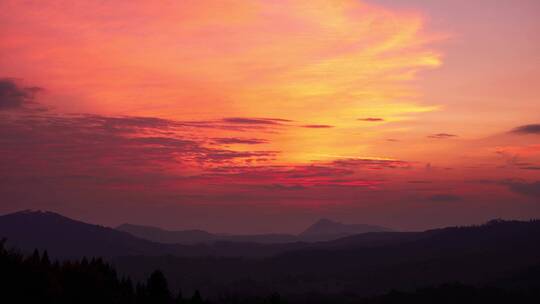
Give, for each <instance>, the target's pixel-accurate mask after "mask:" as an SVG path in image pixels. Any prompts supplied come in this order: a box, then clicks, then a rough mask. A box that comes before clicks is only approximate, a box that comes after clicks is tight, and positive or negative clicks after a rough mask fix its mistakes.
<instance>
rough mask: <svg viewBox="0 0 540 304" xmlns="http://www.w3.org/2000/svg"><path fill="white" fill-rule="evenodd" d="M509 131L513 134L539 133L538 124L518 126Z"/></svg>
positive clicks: (539, 127)
mask: <svg viewBox="0 0 540 304" xmlns="http://www.w3.org/2000/svg"><path fill="white" fill-rule="evenodd" d="M510 132H511V133H515V134H540V124H530V125H524V126H519V127H517V128H514V129H513V130H512V131H510Z"/></svg>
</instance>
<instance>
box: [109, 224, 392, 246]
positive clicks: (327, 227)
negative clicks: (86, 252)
mask: <svg viewBox="0 0 540 304" xmlns="http://www.w3.org/2000/svg"><path fill="white" fill-rule="evenodd" d="M116 229H117V230H120V231H124V232H128V233H130V234H132V235H134V236H136V237H139V238H142V239H146V240H150V241H154V242H159V243H167V244H178V243H179V244H201V243H204V244H211V243H214V242H218V241H225V242H247V243H259V244H284V243H294V242H318V241H329V240H335V239H338V238H342V237H345V236H350V235H354V234H361V233H367V232H389V231H392V230H391V229H388V228H385V227H380V226H372V225H364V224H352V225H349V224H342V223H339V222H334V221H331V220H328V219H321V220H319V221H317V222H315V223H314V224H313V225H311V226H310V227H308V228H307V229H306V230H305V231H304V232H302V233H300V234H299V235H293V234H253V235H226V234H214V233H209V232H207V231H204V230H180V231H170V230H165V229H161V228H157V227H152V226H142V225H133V224H123V225H120V226H118V227H117V228H116Z"/></svg>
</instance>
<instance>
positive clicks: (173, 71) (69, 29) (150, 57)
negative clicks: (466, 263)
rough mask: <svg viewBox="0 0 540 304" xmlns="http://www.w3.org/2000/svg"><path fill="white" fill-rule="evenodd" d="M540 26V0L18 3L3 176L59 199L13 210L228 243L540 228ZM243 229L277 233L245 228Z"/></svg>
mask: <svg viewBox="0 0 540 304" xmlns="http://www.w3.org/2000/svg"><path fill="white" fill-rule="evenodd" d="M538 12H540V5H539V4H538V2H537V1H526V0H520V1H510V0H507V1H500V2H497V3H496V4H494V3H493V2H491V1H484V0H482V1H477V2H474V3H470V1H434V2H429V3H426V2H425V1H418V0H406V1H400V2H399V3H398V4H396V3H395V2H393V1H387V0H378V1H375V0H373V1H353V0H335V1H328V0H316V1H314V0H311V1H164V2H161V3H156V2H152V1H115V2H114V3H103V2H96V1H76V2H74V1H46V2H45V1H25V2H22V1H10V0H6V1H2V2H0V78H2V83H0V94H1V95H0V97H2V98H4V101H2V102H3V104H2V103H0V116H1V117H0V118H2V117H3V118H2V119H3V124H5V126H4V131H3V133H0V136H2V137H0V139H1V140H2V142H3V145H4V148H3V151H2V155H4V158H3V161H2V162H3V163H2V164H1V166H0V168H4V169H5V170H4V173H3V174H2V176H1V177H3V178H4V179H5V180H6V181H9V182H11V183H12V184H14V185H17V187H21V188H23V187H22V185H27V187H28V188H30V189H33V190H32V191H30V192H32V193H36V196H38V197H42V196H41V195H37V193H40V191H45V190H44V189H50V188H51V187H53V188H55V189H57V190H55V191H54V194H51V193H47V195H44V197H45V198H39V199H36V197H35V196H32V195H30V196H28V195H27V194H25V195H23V194H22V192H21V191H22V190H21V191H19V190H17V189H16V188H17V187H15V188H13V187H12V186H4V188H0V190H1V191H4V195H5V196H6V197H11V198H13V199H12V200H11V202H10V205H9V206H5V207H4V209H5V210H11V209H17V208H19V207H40V206H41V207H42V208H44V209H59V210H62V211H65V212H68V213H70V212H71V213H73V214H76V215H78V216H81V217H87V218H89V219H92V220H94V221H98V222H103V223H108V224H109V223H115V222H117V221H124V220H126V221H127V220H132V221H141V222H150V223H153V224H160V225H162V226H168V227H188V226H190V227H191V226H194V225H199V226H203V228H208V229H215V230H227V231H246V230H247V229H252V230H257V231H269V230H272V231H281V230H287V231H289V230H291V229H293V230H294V229H296V228H297V227H300V226H302V225H303V224H304V223H305V222H307V221H308V220H311V219H312V218H314V217H318V216H323V215H328V216H333V217H336V218H338V219H342V220H345V221H363V222H371V223H382V224H387V225H390V226H392V225H393V226H395V227H397V228H404V229H415V228H423V227H431V226H437V225H442V224H448V223H469V222H477V221H479V220H484V219H487V218H490V217H494V216H501V217H513V218H528V217H534V216H539V215H540V205H539V204H538V203H537V202H538V201H540V182H539V181H540V170H539V169H540V149H539V146H540V130H539V129H540V127H539V126H538V124H539V123H540V121H539V119H540V117H539V116H540V115H539V114H540V101H539V100H540V80H539V79H540V43H539V42H538V41H539V40H538V39H537V37H539V36H540V33H539V32H540V21H538V20H540V18H539V17H540V16H538V14H539V13H538ZM31 88H36V89H31ZM37 88H39V89H37ZM2 90H3V91H2ZM152 119H153V120H152ZM520 127H521V129H519V128H520ZM90 135H91V136H90ZM8 146H9V147H11V148H9V147H8ZM85 147H91V148H87V149H86V150H85V149H84V148H85ZM22 150H24V152H21V151H22ZM37 151H40V153H39V154H38V153H37ZM134 153H137V154H138V155H137V158H135V156H134ZM134 164H135V165H134ZM8 170H9V171H8ZM5 172H9V173H5ZM74 176H76V177H78V178H80V177H81V176H82V177H84V178H91V179H92V182H91V183H88V182H85V181H83V179H81V180H78V179H77V178H74ZM28 180H31V181H32V182H29V181H28ZM36 180H39V181H40V182H42V183H50V184H51V185H53V186H47V187H45V186H43V184H40V185H35V181H36ZM32 187H35V189H34V188H32ZM43 187H44V188H43ZM67 188H69V189H70V190H69V191H65V190H66V189H67ZM96 189H98V190H99V191H98V192H102V193H104V194H103V197H100V196H99V195H97V196H96V197H94V195H95V194H92V195H89V192H90V193H92V192H93V191H95V190H96ZM47 191H48V190H47ZM68 192H69V193H68ZM58 193H62V194H58ZM66 193H68V194H66ZM133 193H139V196H138V197H145V195H147V196H148V197H149V198H148V199H142V198H141V199H140V202H136V203H133V204H134V205H135V206H136V208H140V210H148V209H152V210H154V212H156V213H155V215H154V218H153V219H147V218H144V217H143V215H144V213H145V212H146V211H141V215H135V213H133V215H132V216H131V217H127V218H122V216H120V215H119V214H122V210H123V208H126V206H124V205H123V204H124V203H122V204H120V203H116V204H113V205H114V206H111V207H110V208H111V210H113V209H114V210H115V211H114V212H110V214H111V215H106V214H102V213H100V212H97V211H94V209H95V208H94V207H95V206H96V205H99V204H105V203H104V202H106V201H110V200H114V199H118V198H119V197H120V198H121V199H120V200H122V201H123V202H124V201H133V199H132V198H131V195H134V194H133ZM156 193H159V194H160V196H159V197H156V196H154V195H155V194H156ZM150 197H153V198H150ZM261 197H264V199H263V201H265V203H263V202H255V200H257V201H258V200H259V198H261ZM68 198H69V199H73V200H77V199H80V198H84V199H83V201H85V203H80V204H79V205H77V204H75V203H63V204H62V203H58V201H62V200H67V199H68ZM138 200H139V199H137V201H138ZM52 201H54V202H55V203H54V204H53V203H51V202H52ZM517 201H518V202H520V204H521V205H518V206H516V205H509V204H513V202H517ZM377 202H380V203H378V204H377ZM126 204H128V203H126ZM156 204H158V205H159V206H166V207H160V208H158V207H156ZM228 204H233V205H234V208H232V209H231V210H236V211H238V212H237V213H238V214H236V215H235V214H229V213H227V212H228V211H223V210H222V208H223V205H228ZM418 204H420V205H418ZM128 205H129V204H128ZM161 208H164V210H167V211H160V212H161V213H160V212H158V211H155V210H161ZM178 208H179V209H178ZM182 208H184V209H182ZM185 208H188V209H189V210H191V211H189V212H193V214H196V215H195V216H189V217H187V216H180V215H179V214H184V213H185V212H186V211H185ZM205 208H208V209H205ZM408 208H412V209H411V210H415V211H416V212H414V211H408V210H409V209H408ZM19 209H20V208H19ZM173 209H174V210H176V211H174V212H172V211H171V210H173ZM179 210H182V211H179ZM201 210H205V211H201ZM241 210H243V211H241ZM230 212H232V211H230ZM209 213H210V214H209ZM424 213H427V214H429V215H433V218H429V219H426V217H425V216H424ZM276 214H280V215H281V216H284V217H286V218H287V219H288V221H287V223H288V224H287V225H285V226H284V227H283V228H276V227H275V226H274V225H273V224H272V220H271V219H272V216H275V215H276ZM241 215H243V216H250V217H253V218H258V219H260V221H258V222H260V223H250V224H245V225H240V224H238V225H236V226H235V224H232V223H235V222H236V221H237V219H238V218H239V217H241ZM214 217H216V218H224V219H223V220H220V221H218V222H217V223H214V224H210V222H211V221H208V222H206V221H205V220H208V219H211V218H214ZM201 218H202V220H201ZM190 220H191V221H192V222H190ZM255 222H257V221H255ZM201 223H202V224H201Z"/></svg>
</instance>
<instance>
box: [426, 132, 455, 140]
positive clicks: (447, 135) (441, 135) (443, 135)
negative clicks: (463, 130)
mask: <svg viewBox="0 0 540 304" xmlns="http://www.w3.org/2000/svg"><path fill="white" fill-rule="evenodd" d="M454 137H457V135H456V134H450V133H437V134H432V135H428V138H435V139H447V138H454Z"/></svg>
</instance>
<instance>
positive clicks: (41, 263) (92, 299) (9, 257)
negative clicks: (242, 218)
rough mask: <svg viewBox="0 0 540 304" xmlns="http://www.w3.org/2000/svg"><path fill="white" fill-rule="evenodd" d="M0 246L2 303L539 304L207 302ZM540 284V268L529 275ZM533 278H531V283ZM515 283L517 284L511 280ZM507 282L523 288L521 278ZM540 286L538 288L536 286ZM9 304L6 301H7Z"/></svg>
mask: <svg viewBox="0 0 540 304" xmlns="http://www.w3.org/2000/svg"><path fill="white" fill-rule="evenodd" d="M4 243H5V241H2V242H0V269H1V270H2V271H1V272H0V295H1V297H2V299H3V303H51V304H52V303H59V304H62V303H66V304H67V303H74V304H76V303H88V304H90V303H104V304H107V303H116V304H123V303H130V304H139V303H140V304H150V303H153V304H173V303H184V304H203V303H207V304H211V303H215V304H235V303H237V304H240V303H245V304H248V303H251V304H259V303H260V304H263V303H265V304H278V303H358V304H387V303H396V304H397V303H400V304H401V303H416V304H423V303H425V304H428V303H429V304H431V303H462V304H467V303H471V304H472V303H531V304H532V303H538V301H540V289H538V288H535V287H531V286H528V287H527V288H519V289H509V290H507V289H503V288H495V287H473V286H467V285H463V284H460V283H451V284H444V285H441V286H439V287H434V288H433V287H432V288H423V289H419V290H416V291H414V292H398V291H391V292H389V293H387V294H384V295H380V296H375V297H371V298H361V297H358V296H356V295H355V294H353V293H349V294H335V295H320V294H305V295H303V296H302V297H298V296H297V297H295V298H290V299H287V298H283V297H281V296H280V295H279V294H277V293H272V294H270V295H268V296H242V295H234V296H222V297H218V298H214V299H211V300H209V299H206V300H205V299H203V297H202V296H201V294H200V293H199V291H195V292H194V294H193V295H192V296H191V297H185V296H183V295H182V293H181V292H178V293H177V294H176V295H173V294H172V293H171V291H170V289H169V286H168V282H167V279H166V277H165V276H164V275H163V273H161V272H160V271H154V272H152V274H151V275H150V276H149V277H148V278H147V280H145V282H144V283H136V284H135V285H134V284H133V282H132V280H131V279H129V278H125V277H123V278H120V276H119V275H118V274H117V272H116V270H115V269H114V268H113V267H112V266H110V265H109V264H108V263H106V262H104V261H103V260H102V259H100V258H93V259H91V260H90V261H89V260H87V259H82V260H80V261H65V262H62V263H59V262H56V261H55V262H51V261H50V259H49V257H48V255H47V253H46V252H44V253H42V254H40V253H39V252H38V251H37V250H36V251H34V253H33V254H32V255H29V256H24V255H22V254H19V253H17V252H15V251H13V250H6V249H5V248H4ZM523 275H525V276H526V277H527V276H529V277H531V276H532V278H535V279H538V275H540V267H536V268H531V269H529V270H528V271H527V272H526V273H524V274H523ZM529 279H530V278H529ZM512 280H515V281H512ZM507 283H510V284H511V283H518V284H519V283H520V282H519V279H518V278H515V277H514V278H513V279H509V281H507ZM536 287H538V286H536ZM4 301H6V302H4Z"/></svg>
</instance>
